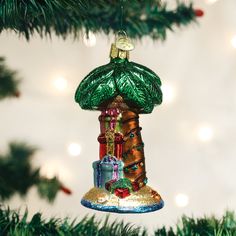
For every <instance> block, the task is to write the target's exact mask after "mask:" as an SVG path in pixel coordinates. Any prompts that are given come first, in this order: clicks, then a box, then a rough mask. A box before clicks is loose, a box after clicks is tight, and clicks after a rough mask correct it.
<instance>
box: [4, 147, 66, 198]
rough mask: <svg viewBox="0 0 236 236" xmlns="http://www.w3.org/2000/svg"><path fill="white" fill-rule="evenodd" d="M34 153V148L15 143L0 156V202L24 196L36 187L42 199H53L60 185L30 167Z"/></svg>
mask: <svg viewBox="0 0 236 236" xmlns="http://www.w3.org/2000/svg"><path fill="white" fill-rule="evenodd" d="M35 151H36V148H35V147H31V146H28V145H26V144H24V143H16V142H15V143H10V144H9V151H8V153H6V154H5V155H3V154H0V200H7V199H9V198H10V197H12V196H13V195H14V194H15V193H18V194H20V195H21V196H24V195H26V193H27V192H28V190H29V189H30V188H31V187H32V186H37V187H38V192H39V194H40V196H41V197H42V198H46V199H48V200H49V201H53V200H54V199H55V197H56V194H57V192H58V191H59V190H60V188H61V186H62V185H61V183H60V182H59V181H58V179H57V178H53V179H47V178H44V177H42V176H40V174H39V172H40V170H39V168H33V167H32V165H31V159H32V156H33V155H34V153H35Z"/></svg>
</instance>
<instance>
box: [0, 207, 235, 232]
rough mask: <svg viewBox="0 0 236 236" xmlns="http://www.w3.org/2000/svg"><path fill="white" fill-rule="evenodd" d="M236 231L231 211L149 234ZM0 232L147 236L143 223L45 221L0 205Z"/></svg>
mask: <svg viewBox="0 0 236 236" xmlns="http://www.w3.org/2000/svg"><path fill="white" fill-rule="evenodd" d="M235 234H236V217H235V214H234V213H233V212H226V213H225V215H224V216H223V217H222V218H221V219H217V218H216V217H214V216H212V217H203V218H198V219H195V218H189V217H186V216H183V217H182V220H181V221H180V222H179V223H178V224H177V225H176V226H175V227H174V228H167V227H162V228H160V229H156V230H155V231H154V232H153V233H152V234H151V235H155V236H175V235H176V236H177V235H183V236H191V235H196V236H197V235H215V236H224V235H227V236H233V235H235ZM0 235H9V236H11V235H12V236H13V235H14V236H16V235H19V236H20V235H27V236H34V235H42V236H73V235H77V236H80V235H81V236H84V235H97V236H110V235H113V236H121V235H129V236H141V235H142V236H147V235H150V234H148V232H147V230H146V229H145V228H143V227H142V226H135V225H131V224H129V223H128V224H125V223H124V222H123V221H121V222H117V221H114V222H109V215H108V216H107V217H106V219H105V220H104V221H103V222H101V221H98V220H96V219H95V216H92V217H90V218H89V217H85V218H83V219H82V220H81V221H79V222H76V221H75V220H74V221H72V223H71V222H70V221H69V220H68V219H57V218H52V219H49V220H44V219H43V218H42V215H41V213H36V214H35V215H34V216H33V217H32V218H31V220H28V213H27V211H26V212H25V213H24V214H23V215H20V213H19V212H18V211H11V210H10V209H9V208H7V209H5V208H3V207H1V208H0Z"/></svg>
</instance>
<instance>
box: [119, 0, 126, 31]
mask: <svg viewBox="0 0 236 236" xmlns="http://www.w3.org/2000/svg"><path fill="white" fill-rule="evenodd" d="M124 1H125V0H120V30H123V22H124Z"/></svg>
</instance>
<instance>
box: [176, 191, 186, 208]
mask: <svg viewBox="0 0 236 236" xmlns="http://www.w3.org/2000/svg"><path fill="white" fill-rule="evenodd" d="M175 203H176V205H177V206H178V207H186V206H187V205H188V204H189V197H188V195H186V194H183V193H179V194H177V195H176V196H175Z"/></svg>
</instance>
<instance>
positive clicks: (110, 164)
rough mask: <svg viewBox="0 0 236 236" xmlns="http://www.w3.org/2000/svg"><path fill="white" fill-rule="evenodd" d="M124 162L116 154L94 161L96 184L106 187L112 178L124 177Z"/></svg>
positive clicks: (99, 186) (96, 185)
mask: <svg viewBox="0 0 236 236" xmlns="http://www.w3.org/2000/svg"><path fill="white" fill-rule="evenodd" d="M123 168H124V163H123V161H119V160H118V159H117V158H116V157H114V156H109V155H106V156H104V158H103V159H102V160H99V161H95V162H93V169H94V186H95V187H98V188H104V189H105V184H106V183H107V182H108V181H110V180H119V179H120V178H123V176H124V173H123Z"/></svg>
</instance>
